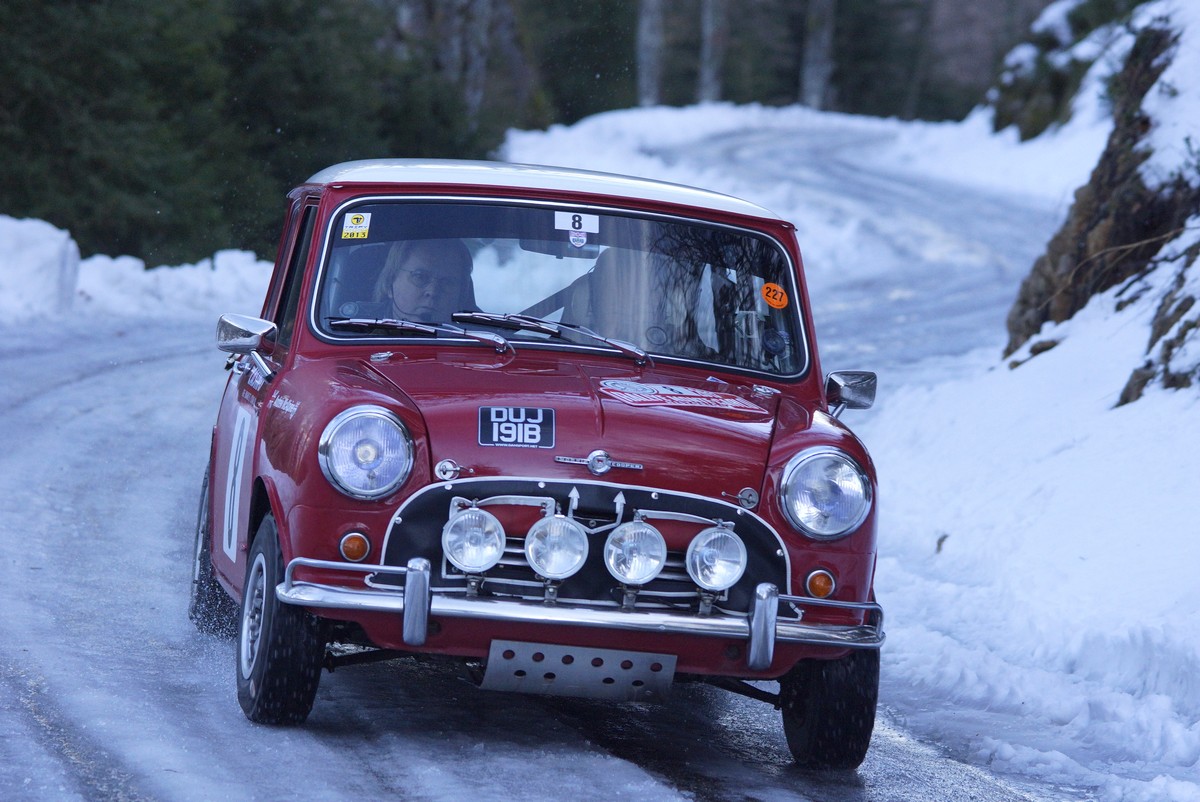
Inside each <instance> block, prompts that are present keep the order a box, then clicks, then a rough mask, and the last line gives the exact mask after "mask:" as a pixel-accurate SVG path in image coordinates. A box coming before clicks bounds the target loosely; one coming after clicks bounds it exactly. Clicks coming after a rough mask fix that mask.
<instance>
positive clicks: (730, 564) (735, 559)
mask: <svg viewBox="0 0 1200 802" xmlns="http://www.w3.org/2000/svg"><path fill="white" fill-rule="evenodd" d="M684 565H685V566H686V567H687V572H688V576H690V577H691V578H692V581H693V582H695V583H696V584H697V585H699V586H700V587H701V588H703V589H704V590H711V591H714V592H720V591H722V590H727V589H728V588H731V587H733V586H734V585H736V584H737V581H738V580H739V579H741V578H742V574H744V573H746V544H745V543H743V542H742V539H741V538H740V537H738V536H737V535H736V534H735V533H734V531H733V530H732V529H730V528H728V527H725V526H710V527H709V528H708V529H705V530H702V531H701V532H700V534H698V535H696V537H694V538H693V539H692V542H691V544H689V545H688V550H687V556H686V557H685V558H684Z"/></svg>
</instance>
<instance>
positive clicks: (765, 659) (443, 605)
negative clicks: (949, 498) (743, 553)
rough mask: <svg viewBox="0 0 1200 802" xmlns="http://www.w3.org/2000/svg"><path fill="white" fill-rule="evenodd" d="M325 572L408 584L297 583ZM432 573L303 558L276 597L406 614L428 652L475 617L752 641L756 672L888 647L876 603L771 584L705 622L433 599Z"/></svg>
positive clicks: (424, 564)
mask: <svg viewBox="0 0 1200 802" xmlns="http://www.w3.org/2000/svg"><path fill="white" fill-rule="evenodd" d="M300 567H304V568H325V569H333V570H338V571H358V572H361V573H364V574H375V575H380V574H385V575H393V576H403V577H404V589H403V590H399V589H397V590H395V591H391V590H374V589H372V590H356V589H354V588H346V587H339V586H334V585H321V584H317V583H313V582H298V581H295V580H294V579H293V577H292V574H293V572H294V571H295V569H296V568H300ZM430 573H431V566H430V564H429V561H428V560H426V559H424V558H422V557H414V558H413V559H411V560H409V562H408V565H407V566H405V567H400V566H381V565H353V564H350V563H343V562H331V561H326V560H310V559H306V558H303V557H298V558H296V559H294V560H292V561H291V562H290V563H288V567H287V571H286V573H285V575H284V581H283V582H282V583H280V584H279V585H278V586H277V587H276V589H275V593H276V595H277V596H278V597H279V600H280V601H282V602H285V603H287V604H296V605H300V606H303V607H318V608H320V607H324V608H335V609H341V610H362V611H371V612H385V613H399V614H401V615H403V623H404V627H403V637H404V642H405V643H406V644H408V645H409V646H422V645H424V643H425V635H426V631H427V629H428V625H429V616H430V615H436V616H440V617H445V618H469V619H476V620H486V621H503V622H507V623H524V624H551V625H565V626H575V627H592V628H597V629H610V630H620V631H624V632H652V633H658V634H671V635H691V636H697V637H708V638H730V639H735V640H744V641H747V648H746V665H747V667H748V668H749V669H750V670H751V671H763V670H766V669H767V668H769V667H770V665H771V661H772V660H773V659H774V656H775V644H776V643H780V642H782V643H804V644H810V645H817V646H833V647H841V648H854V649H878V648H879V647H880V646H881V645H883V638H884V634H883V608H881V607H880V606H879V605H878V604H875V603H873V602H840V601H830V600H828V599H810V598H808V597H806V596H787V595H782V594H780V593H779V589H778V588H777V587H775V585H772V584H770V583H769V582H763V583H762V584H760V585H759V586H758V587H757V588H756V590H755V594H754V603H753V605H752V606H751V609H750V612H749V614H748V615H747V616H746V617H745V618H742V617H740V616H729V615H719V614H718V615H708V616H699V615H696V614H694V613H678V612H667V611H661V610H634V611H626V610H620V609H597V608H589V607H564V606H560V605H554V604H546V603H542V602H529V601H516V600H511V599H499V598H491V597H487V596H472V597H465V596H446V595H441V594H439V595H434V594H433V593H431V592H430V589H429V587H430V586H429V578H430ZM780 602H784V603H786V604H788V605H789V606H791V607H792V609H793V610H795V611H796V613H797V617H796V618H780V617H779V603H780ZM805 607H823V608H834V609H839V610H859V611H865V612H867V613H868V614H869V616H868V618H870V619H871V623H865V624H862V625H859V626H837V625H831V624H805V623H803V621H802V619H803V617H804V608H805Z"/></svg>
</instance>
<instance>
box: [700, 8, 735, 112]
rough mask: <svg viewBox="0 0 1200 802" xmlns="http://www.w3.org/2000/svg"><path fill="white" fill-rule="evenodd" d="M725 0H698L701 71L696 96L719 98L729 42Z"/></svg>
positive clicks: (703, 100)
mask: <svg viewBox="0 0 1200 802" xmlns="http://www.w3.org/2000/svg"><path fill="white" fill-rule="evenodd" d="M725 20H726V16H725V0H700V75H699V79H698V81H697V86H696V100H698V101H700V102H701V103H706V102H707V103H715V102H716V101H718V100H720V99H721V67H722V65H723V64H724V62H725V45H726V43H727V42H728V38H729V37H728V27H727V26H726V22H725Z"/></svg>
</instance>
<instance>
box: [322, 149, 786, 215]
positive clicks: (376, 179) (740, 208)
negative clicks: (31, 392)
mask: <svg viewBox="0 0 1200 802" xmlns="http://www.w3.org/2000/svg"><path fill="white" fill-rule="evenodd" d="M308 183H310V184H346V183H373V184H375V183H378V184H475V185H478V186H488V187H517V188H521V189H535V190H537V189H545V190H556V191H561V192H588V193H592V194H595V195H612V196H616V197H628V198H637V199H639V200H649V201H660V202H665V203H677V204H682V205H686V206H695V207H700V208H704V209H715V210H718V211H722V212H732V213H734V214H744V215H750V216H752V217H766V218H770V219H775V220H779V219H781V218H780V217H779V215H777V214H775V213H774V212H772V211H770V210H768V209H764V208H763V207H761V206H759V205H758V204H755V203H750V202H749V201H744V200H741V199H740V198H735V197H732V196H730V195H722V194H721V193H719V192H710V191H708V190H705V189H697V188H695V187H689V186H684V185H682V184H671V183H667V182H665V181H652V180H650V179H646V178H634V177H632V176H624V175H615V174H612V173H598V172H592V171H590V170H575V169H571V168H567V167H546V166H542V165H536V164H510V163H508V162H488V161H465V160H451V159H365V160H361V161H352V162H343V163H342V164H335V165H333V166H332V167H326V168H325V169H324V170H321V171H320V172H319V173H317V174H315V175H314V176H313V177H312V178H310V179H308Z"/></svg>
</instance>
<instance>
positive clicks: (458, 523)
mask: <svg viewBox="0 0 1200 802" xmlns="http://www.w3.org/2000/svg"><path fill="white" fill-rule="evenodd" d="M504 542H505V535H504V527H503V526H501V524H500V521H499V520H497V518H496V516H495V515H492V514H491V513H490V512H485V511H483V510H481V509H479V508H478V507H468V508H467V509H465V510H460V511H459V512H456V513H454V515H451V516H450V520H448V521H446V525H445V526H443V527H442V551H443V552H444V553H445V555H446V559H447V560H449V561H450V562H451V564H453V565H454V566H455V567H456V568H458V570H460V571H462V572H463V573H467V574H482V573H483V572H484V571H486V570H488V569H489V568H491V567H493V566H495V564H496V563H498V562H500V558H501V557H503V556H504Z"/></svg>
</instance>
